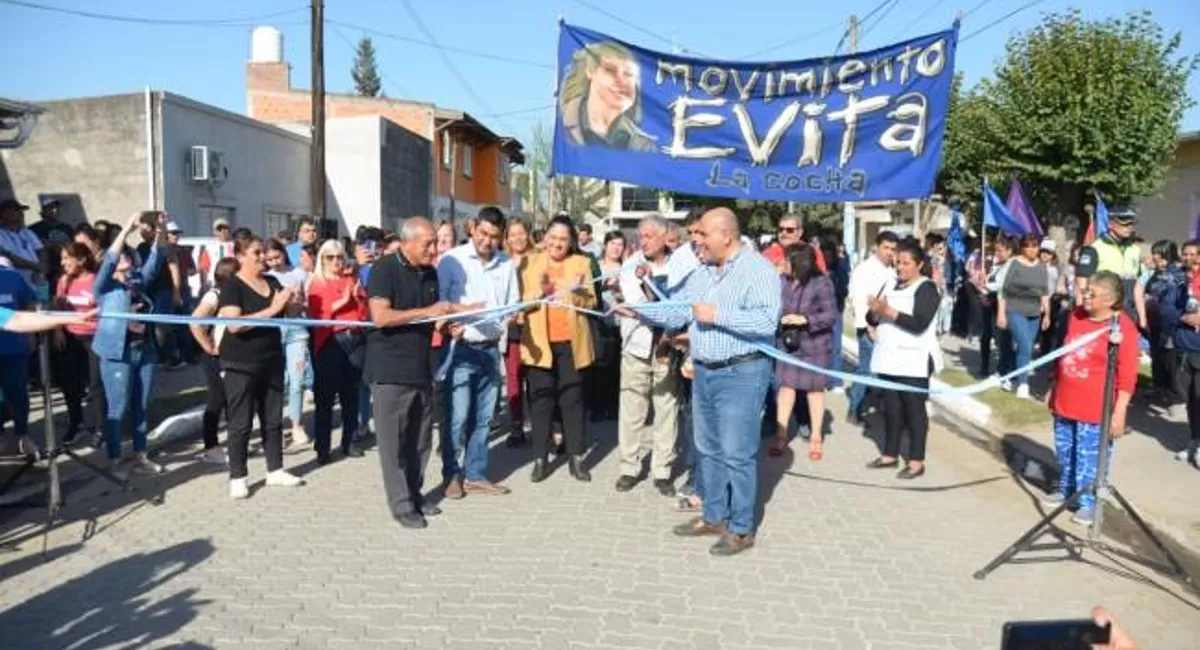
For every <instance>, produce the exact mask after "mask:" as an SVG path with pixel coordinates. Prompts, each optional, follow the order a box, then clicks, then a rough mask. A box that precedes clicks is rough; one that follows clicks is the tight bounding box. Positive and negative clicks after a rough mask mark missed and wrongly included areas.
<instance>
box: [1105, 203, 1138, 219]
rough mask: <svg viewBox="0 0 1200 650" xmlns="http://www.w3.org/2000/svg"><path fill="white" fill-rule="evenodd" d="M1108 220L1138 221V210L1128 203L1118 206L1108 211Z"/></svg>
mask: <svg viewBox="0 0 1200 650" xmlns="http://www.w3.org/2000/svg"><path fill="white" fill-rule="evenodd" d="M1108 220H1109V221H1120V222H1122V223H1132V222H1134V221H1137V212H1136V211H1134V209H1133V208H1132V207H1130V206H1127V205H1122V206H1116V207H1113V208H1112V209H1110V210H1109V211H1108Z"/></svg>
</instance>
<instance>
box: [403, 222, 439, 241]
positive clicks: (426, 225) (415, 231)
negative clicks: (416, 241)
mask: <svg viewBox="0 0 1200 650" xmlns="http://www.w3.org/2000/svg"><path fill="white" fill-rule="evenodd" d="M422 230H430V231H432V230H433V222H431V221H430V220H429V219H426V218H425V217H409V218H407V219H405V220H404V223H402V224H400V241H408V240H410V239H413V238H415V237H416V236H417V235H419V234H421V231H422Z"/></svg>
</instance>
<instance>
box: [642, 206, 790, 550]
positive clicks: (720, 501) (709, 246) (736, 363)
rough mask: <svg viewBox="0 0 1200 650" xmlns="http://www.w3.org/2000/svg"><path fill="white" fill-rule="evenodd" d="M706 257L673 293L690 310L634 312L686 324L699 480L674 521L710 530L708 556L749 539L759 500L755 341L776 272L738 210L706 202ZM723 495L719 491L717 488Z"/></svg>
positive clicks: (772, 320)
mask: <svg viewBox="0 0 1200 650" xmlns="http://www.w3.org/2000/svg"><path fill="white" fill-rule="evenodd" d="M697 235H698V236H699V239H700V241H701V242H702V249H703V251H702V255H701V257H702V258H703V259H704V262H705V265H704V266H702V267H700V268H698V269H696V270H695V271H693V272H692V273H691V274H690V275H689V276H688V278H687V280H686V281H685V282H684V283H683V285H682V286H681V287H679V289H678V290H676V291H675V292H674V293H673V294H672V295H671V299H672V300H680V301H686V302H690V303H692V307H691V309H690V310H687V309H679V310H675V311H671V312H661V313H660V312H655V313H653V315H650V314H641V315H638V314H635V312H634V311H632V310H630V309H628V308H621V309H618V313H619V314H621V315H622V316H626V317H637V318H642V319H644V320H647V321H649V322H652V323H653V324H655V325H658V326H661V327H664V328H666V329H671V330H679V329H683V328H685V327H686V328H688V339H689V341H690V345H691V356H692V360H693V363H694V364H695V374H696V376H695V379H694V380H693V382H692V419H693V421H694V428H695V432H694V438H695V445H696V449H695V451H696V458H697V461H696V462H697V475H698V478H697V486H698V487H699V489H700V490H699V491H700V493H701V496H702V497H703V498H704V510H703V516H701V517H696V518H694V519H692V520H691V521H688V522H686V523H684V524H680V525H679V526H676V527H675V534H677V535H681V536H685V537H700V536H705V535H718V536H720V539H719V540H718V541H717V543H716V544H714V545H713V546H712V548H711V549H709V552H710V553H712V554H713V555H720V556H728V555H736V554H738V553H740V552H742V551H745V550H747V549H749V548H750V547H752V546H753V545H754V532H755V529H756V527H757V523H758V522H757V521H756V519H755V506H756V505H757V503H758V450H759V421H760V420H761V418H762V404H763V399H764V397H765V396H766V392H767V387H768V385H769V384H770V382H771V371H772V365H771V361H770V360H769V359H768V358H767V357H765V356H764V355H763V354H762V353H761V352H759V351H758V350H757V349H756V347H755V345H756V344H765V345H771V346H773V345H774V344H775V331H776V329H777V328H778V326H779V310H780V281H779V274H778V272H777V271H776V270H775V267H774V266H772V265H771V263H770V262H768V261H767V260H766V259H765V258H764V257H762V256H761V255H759V254H758V253H757V252H755V251H753V250H751V249H749V248H747V247H745V246H744V245H743V244H742V243H741V242H740V232H739V230H738V222H737V216H736V215H734V214H733V212H732V211H731V210H729V209H727V208H716V209H713V210H709V211H708V212H706V213H705V214H704V217H703V218H702V219H701V220H700V228H699V232H698V233H697ZM727 493H728V494H729V497H728V498H726V497H725V495H726V494H727Z"/></svg>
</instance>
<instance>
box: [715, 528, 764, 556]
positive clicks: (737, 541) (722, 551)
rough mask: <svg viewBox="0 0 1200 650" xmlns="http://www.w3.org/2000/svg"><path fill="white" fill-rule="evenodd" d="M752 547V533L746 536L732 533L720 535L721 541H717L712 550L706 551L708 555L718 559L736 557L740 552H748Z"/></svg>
mask: <svg viewBox="0 0 1200 650" xmlns="http://www.w3.org/2000/svg"><path fill="white" fill-rule="evenodd" d="M753 546H754V533H750V534H748V535H737V534H734V533H725V534H724V535H721V539H719V540H717V543H716V544H713V545H712V548H709V549H708V553H709V555H716V556H719V557H729V556H730V555H737V554H738V553H741V552H742V551H748V550H750V548H751V547H753Z"/></svg>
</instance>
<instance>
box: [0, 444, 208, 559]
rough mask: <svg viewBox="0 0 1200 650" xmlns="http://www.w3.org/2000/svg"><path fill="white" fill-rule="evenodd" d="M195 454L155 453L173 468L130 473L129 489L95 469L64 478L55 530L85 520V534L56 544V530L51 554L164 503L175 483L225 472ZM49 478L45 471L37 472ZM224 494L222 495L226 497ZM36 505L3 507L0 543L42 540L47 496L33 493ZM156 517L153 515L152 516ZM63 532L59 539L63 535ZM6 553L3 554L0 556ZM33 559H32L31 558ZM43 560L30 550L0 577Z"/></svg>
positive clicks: (96, 456) (75, 546)
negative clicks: (158, 472)
mask: <svg viewBox="0 0 1200 650" xmlns="http://www.w3.org/2000/svg"><path fill="white" fill-rule="evenodd" d="M193 455H194V452H193V451H191V450H189V449H180V450H178V451H170V450H166V451H164V452H163V453H161V454H159V455H157V456H156V458H155V460H156V461H157V462H159V463H161V464H163V465H166V466H167V467H168V468H170V469H169V470H168V471H167V472H166V473H164V474H161V475H159V476H149V475H145V474H138V473H136V472H135V473H133V474H131V476H130V481H129V484H128V485H129V486H130V487H131V488H132V489H131V490H130V489H125V490H123V489H121V488H118V487H117V486H115V485H113V484H111V483H109V482H108V481H107V480H105V479H103V478H100V477H99V476H96V475H93V474H92V473H91V472H88V471H86V470H83V469H82V468H77V469H76V470H75V472H76V473H73V474H72V475H71V476H69V477H65V478H64V480H63V481H62V483H61V485H62V495H63V500H64V504H65V505H64V506H63V507H62V509H60V510H59V513H58V518H57V519H56V520H55V522H54V526H53V528H54V530H55V531H57V530H59V529H61V528H64V527H67V526H70V525H72V524H77V523H81V522H82V523H83V533H82V535H81V536H80V538H79V539H78V540H77V541H76V542H75V543H72V544H68V545H65V546H64V545H62V544H58V545H55V544H54V539H55V537H56V534H55V532H51V534H50V539H51V546H50V549H49V554H48V558H49V559H50V560H54V559H57V558H59V557H63V556H65V555H69V554H70V553H72V552H74V551H77V550H80V549H81V548H83V545H84V544H86V543H87V541H88V540H90V539H91V538H93V537H95V536H96V535H98V534H100V533H102V532H104V531H105V530H107V529H108V528H109V527H111V526H112V525H113V524H114V523H116V522H117V521H120V520H121V519H123V518H124V517H127V516H129V515H130V514H132V513H133V512H134V511H136V510H138V509H141V508H143V507H145V506H147V505H161V504H162V503H163V502H165V500H166V499H167V498H168V495H169V493H170V492H171V490H172V489H173V488H175V487H178V486H179V485H182V484H184V483H187V482H189V481H191V480H193V479H196V478H199V477H200V476H204V475H206V474H211V473H224V472H225V471H226V470H225V469H224V468H223V467H218V466H216V465H206V464H204V463H200V462H197V461H196V460H195V459H194V456H193ZM102 456H103V454H102V453H99V452H97V453H94V454H92V460H93V461H95V462H99V460H100V458H101V457H102ZM38 473H39V475H40V476H44V475H45V473H46V471H45V470H38ZM222 496H223V495H222ZM32 498H33V499H35V501H34V502H33V503H27V504H24V505H28V506H31V507H28V508H25V509H17V508H11V507H10V508H5V509H4V510H0V513H3V517H4V518H3V519H0V545H3V546H5V547H20V546H22V545H25V544H34V543H36V544H38V545H39V546H40V544H41V539H40V538H41V537H42V533H43V524H44V523H45V520H46V508H45V494H44V493H38V494H37V495H34V497H32ZM121 511H124V512H123V513H122V514H121V515H120V517H118V518H116V519H115V520H111V521H107V522H105V523H103V524H101V520H102V519H104V518H105V517H106V516H107V515H110V514H112V513H116V512H121ZM152 516H153V515H152ZM61 537H62V536H61V535H58V538H59V539H61ZM0 557H2V556H0ZM26 560H28V562H26ZM41 563H42V558H41V555H40V554H29V555H28V557H27V558H25V559H23V560H21V561H20V562H10V563H5V564H0V581H4V580H7V579H9V578H12V577H13V576H16V575H19V574H21V573H24V572H25V571H27V570H29V569H32V568H34V567H36V566H37V565H38V564H41Z"/></svg>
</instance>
